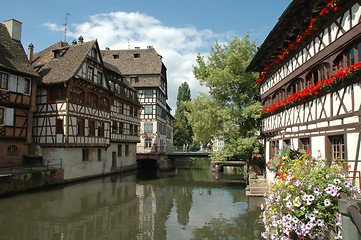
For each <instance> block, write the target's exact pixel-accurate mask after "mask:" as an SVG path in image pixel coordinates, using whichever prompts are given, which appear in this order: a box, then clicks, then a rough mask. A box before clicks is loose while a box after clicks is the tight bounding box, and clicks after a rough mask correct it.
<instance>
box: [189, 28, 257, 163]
mask: <svg viewBox="0 0 361 240" xmlns="http://www.w3.org/2000/svg"><path fill="white" fill-rule="evenodd" d="M255 52H256V45H255V41H254V40H253V41H250V40H249V36H248V34H246V35H244V36H243V38H242V39H239V38H237V37H235V38H234V39H233V40H232V41H231V42H230V43H229V44H228V45H221V44H219V43H218V42H217V41H216V43H215V45H214V46H213V47H212V48H211V52H210V54H209V56H208V57H207V61H205V58H204V57H203V56H200V55H198V57H197V63H198V66H195V67H194V69H193V73H194V75H195V77H196V78H197V79H198V80H199V81H200V82H201V84H204V85H205V86H207V87H208V88H209V94H210V95H209V96H204V95H202V96H200V97H198V98H197V99H195V100H194V101H192V102H191V103H188V105H187V106H188V110H189V114H187V117H188V120H189V121H190V124H191V125H192V128H193V131H194V132H195V135H194V140H196V141H198V140H200V139H203V137H210V136H212V135H214V134H216V133H218V134H223V135H225V137H226V139H227V145H226V149H225V150H224V151H222V152H219V153H217V154H216V155H214V156H213V157H214V158H217V159H218V158H222V159H225V158H227V157H230V156H233V155H235V154H242V153H243V154H247V155H248V156H250V154H252V152H258V150H259V142H258V139H257V138H256V137H255V135H256V133H257V131H258V130H259V128H260V122H259V120H258V119H259V117H260V111H261V104H260V102H259V87H258V84H257V82H256V77H257V75H256V74H255V73H251V72H246V71H245V70H246V68H247V66H248V64H249V63H250V61H251V60H252V58H253V56H254V54H255Z"/></svg>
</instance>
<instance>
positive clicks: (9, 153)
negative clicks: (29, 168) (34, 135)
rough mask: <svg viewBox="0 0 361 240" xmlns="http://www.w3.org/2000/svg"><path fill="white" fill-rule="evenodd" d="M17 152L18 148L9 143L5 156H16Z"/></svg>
mask: <svg viewBox="0 0 361 240" xmlns="http://www.w3.org/2000/svg"><path fill="white" fill-rule="evenodd" d="M18 154H19V148H18V147H17V146H15V145H10V146H9V147H8V148H7V151H6V156H9V157H11V156H17V155H18Z"/></svg>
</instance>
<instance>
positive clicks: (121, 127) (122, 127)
mask: <svg viewBox="0 0 361 240" xmlns="http://www.w3.org/2000/svg"><path fill="white" fill-rule="evenodd" d="M118 132H119V134H123V132H124V124H123V123H119V129H118Z"/></svg>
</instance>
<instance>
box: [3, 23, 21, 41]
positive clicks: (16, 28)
mask: <svg viewBox="0 0 361 240" xmlns="http://www.w3.org/2000/svg"><path fill="white" fill-rule="evenodd" d="M4 25H5V26H6V28H7V29H8V31H9V33H10V36H11V38H12V39H13V40H14V41H15V42H18V43H21V26H22V23H21V22H19V21H18V20H15V19H10V20H6V21H4Z"/></svg>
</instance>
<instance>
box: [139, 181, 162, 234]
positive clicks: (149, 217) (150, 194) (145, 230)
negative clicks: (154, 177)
mask: <svg viewBox="0 0 361 240" xmlns="http://www.w3.org/2000/svg"><path fill="white" fill-rule="evenodd" d="M136 192H137V196H138V198H139V230H140V231H141V232H140V234H139V235H138V238H137V239H138V240H143V239H152V240H153V239H154V240H155V239H156V238H155V236H154V234H155V222H156V220H155V216H156V213H157V204H156V197H155V193H154V190H153V188H152V186H145V185H137V188H136Z"/></svg>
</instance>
